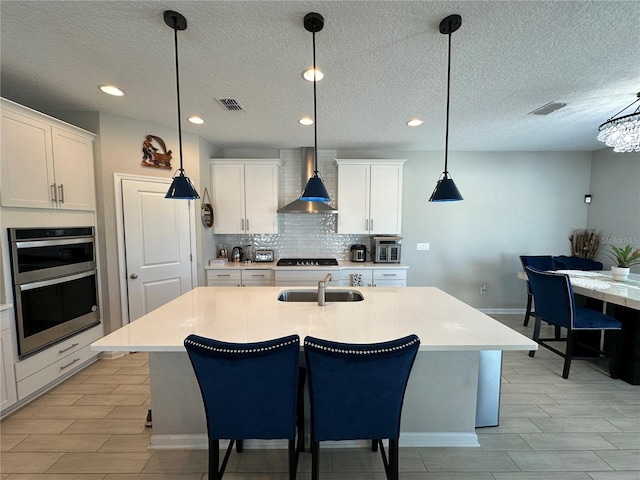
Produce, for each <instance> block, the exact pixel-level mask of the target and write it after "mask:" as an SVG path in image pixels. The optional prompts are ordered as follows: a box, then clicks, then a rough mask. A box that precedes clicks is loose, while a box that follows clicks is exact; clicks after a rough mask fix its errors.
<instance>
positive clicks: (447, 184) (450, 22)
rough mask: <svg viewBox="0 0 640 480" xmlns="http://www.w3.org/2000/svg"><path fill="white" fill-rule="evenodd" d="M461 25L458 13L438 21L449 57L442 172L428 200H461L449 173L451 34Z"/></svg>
mask: <svg viewBox="0 0 640 480" xmlns="http://www.w3.org/2000/svg"><path fill="white" fill-rule="evenodd" d="M460 25H462V17H461V16H460V15H449V16H448V17H447V18H445V19H444V20H442V21H441V22H440V33H442V34H443V35H449V57H448V62H447V123H446V132H445V140H444V172H442V175H441V176H440V179H439V180H438V183H436V188H435V189H434V190H433V193H432V194H431V198H429V201H430V202H455V201H458V200H463V198H462V195H460V190H458V187H456V184H455V183H454V181H453V178H451V175H450V174H449V170H447V167H448V160H449V103H450V102H449V92H450V90H451V34H452V33H453V32H455V31H456V30H458V29H459V28H460Z"/></svg>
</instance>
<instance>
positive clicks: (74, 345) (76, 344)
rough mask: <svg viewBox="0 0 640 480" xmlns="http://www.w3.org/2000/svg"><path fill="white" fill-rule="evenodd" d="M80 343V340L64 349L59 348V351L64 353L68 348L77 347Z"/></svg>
mask: <svg viewBox="0 0 640 480" xmlns="http://www.w3.org/2000/svg"><path fill="white" fill-rule="evenodd" d="M78 345H80V343H79V342H78V343H74V344H73V345H71V346H70V347H67V348H63V349H62V350H58V353H64V352H66V351H67V350H71V349H72V348H74V347H77V346H78Z"/></svg>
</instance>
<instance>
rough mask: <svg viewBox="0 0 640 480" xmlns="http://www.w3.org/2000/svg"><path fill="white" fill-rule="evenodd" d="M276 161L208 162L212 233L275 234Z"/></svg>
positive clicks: (278, 163)
mask: <svg viewBox="0 0 640 480" xmlns="http://www.w3.org/2000/svg"><path fill="white" fill-rule="evenodd" d="M279 166H280V160H278V159H255V160H254V159H232V160H231V159H214V160H213V161H212V162H211V189H212V196H213V214H214V220H213V231H214V233H216V234H237V233H239V234H248V233H251V234H254V233H278V167H279Z"/></svg>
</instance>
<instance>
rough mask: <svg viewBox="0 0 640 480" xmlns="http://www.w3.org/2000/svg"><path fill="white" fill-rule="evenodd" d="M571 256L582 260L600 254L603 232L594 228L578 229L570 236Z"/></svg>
mask: <svg viewBox="0 0 640 480" xmlns="http://www.w3.org/2000/svg"><path fill="white" fill-rule="evenodd" d="M569 241H570V242H571V255H572V256H574V257H580V258H593V257H595V256H596V253H598V249H599V248H600V243H601V241H602V232H596V231H595V230H594V229H592V228H583V229H576V230H574V231H573V232H571V235H569Z"/></svg>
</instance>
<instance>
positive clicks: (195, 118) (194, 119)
mask: <svg viewBox="0 0 640 480" xmlns="http://www.w3.org/2000/svg"><path fill="white" fill-rule="evenodd" d="M189 121H190V122H191V123H195V124H196V125H202V124H203V123H204V120H203V119H201V118H200V117H198V116H197V115H194V116H192V117H189Z"/></svg>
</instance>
